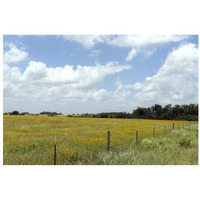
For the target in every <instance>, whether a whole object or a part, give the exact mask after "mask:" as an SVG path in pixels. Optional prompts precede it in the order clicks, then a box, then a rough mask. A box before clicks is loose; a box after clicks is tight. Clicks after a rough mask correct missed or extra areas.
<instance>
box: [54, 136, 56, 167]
mask: <svg viewBox="0 0 200 200" xmlns="http://www.w3.org/2000/svg"><path fill="white" fill-rule="evenodd" d="M54 165H56V136H55V143H54Z"/></svg>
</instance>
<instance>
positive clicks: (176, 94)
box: [127, 43, 198, 105]
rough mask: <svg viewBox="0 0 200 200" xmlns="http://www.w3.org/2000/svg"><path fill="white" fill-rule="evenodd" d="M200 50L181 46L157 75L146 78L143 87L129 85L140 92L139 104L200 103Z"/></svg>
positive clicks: (137, 84)
mask: <svg viewBox="0 0 200 200" xmlns="http://www.w3.org/2000/svg"><path fill="white" fill-rule="evenodd" d="M197 76H198V49H197V46H196V45H195V44H192V43H188V44H184V45H181V46H179V47H178V48H177V49H174V50H173V51H172V52H171V53H169V54H168V56H167V58H166V60H165V62H164V64H163V65H162V67H161V68H160V69H159V71H158V72H157V74H156V75H154V76H152V77H147V78H146V80H145V81H144V82H143V83H139V82H138V83H136V84H134V85H128V86H127V88H131V87H132V88H134V89H137V90H139V92H137V93H136V99H137V102H140V101H141V102H145V103H146V104H148V105H151V104H154V103H155V102H157V103H160V104H167V103H171V104H173V103H174V104H175V103H178V104H184V103H192V102H193V103H197V102H198V81H197Z"/></svg>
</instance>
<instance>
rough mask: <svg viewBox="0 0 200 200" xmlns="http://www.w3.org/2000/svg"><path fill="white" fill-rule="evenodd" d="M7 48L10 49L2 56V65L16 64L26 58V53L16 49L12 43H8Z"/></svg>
mask: <svg viewBox="0 0 200 200" xmlns="http://www.w3.org/2000/svg"><path fill="white" fill-rule="evenodd" d="M8 47H9V48H10V49H9V50H8V51H5V52H4V54H3V62H4V63H18V62H20V61H23V60H25V59H26V58H27V56H28V53H27V52H26V51H23V50H20V49H18V48H17V47H16V46H15V45H14V44H13V43H9V44H8Z"/></svg>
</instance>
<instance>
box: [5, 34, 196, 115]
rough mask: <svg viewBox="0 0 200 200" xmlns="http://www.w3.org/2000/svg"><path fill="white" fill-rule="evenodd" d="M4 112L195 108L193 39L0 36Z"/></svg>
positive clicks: (188, 37) (68, 112)
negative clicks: (188, 106)
mask: <svg viewBox="0 0 200 200" xmlns="http://www.w3.org/2000/svg"><path fill="white" fill-rule="evenodd" d="M3 42H4V44H3V48H4V50H3V108H4V112H11V111H13V110H18V111H20V112H25V111H27V112H31V113H39V112H42V111H55V112H61V113H63V114H72V113H76V114H77V113H79V114H80V113H98V112H111V111H123V112H124V111H125V112H132V110H133V109H135V108H137V107H138V106H144V107H147V106H152V105H154V104H161V105H163V106H164V105H166V104H172V105H175V104H189V103H197V102H198V36H195V35H59V36H58V35H34V36H32V35H25V36H24V35H4V38H3Z"/></svg>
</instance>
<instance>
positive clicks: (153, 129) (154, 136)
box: [153, 127, 155, 137]
mask: <svg viewBox="0 0 200 200" xmlns="http://www.w3.org/2000/svg"><path fill="white" fill-rule="evenodd" d="M153 137H155V127H153Z"/></svg>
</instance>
